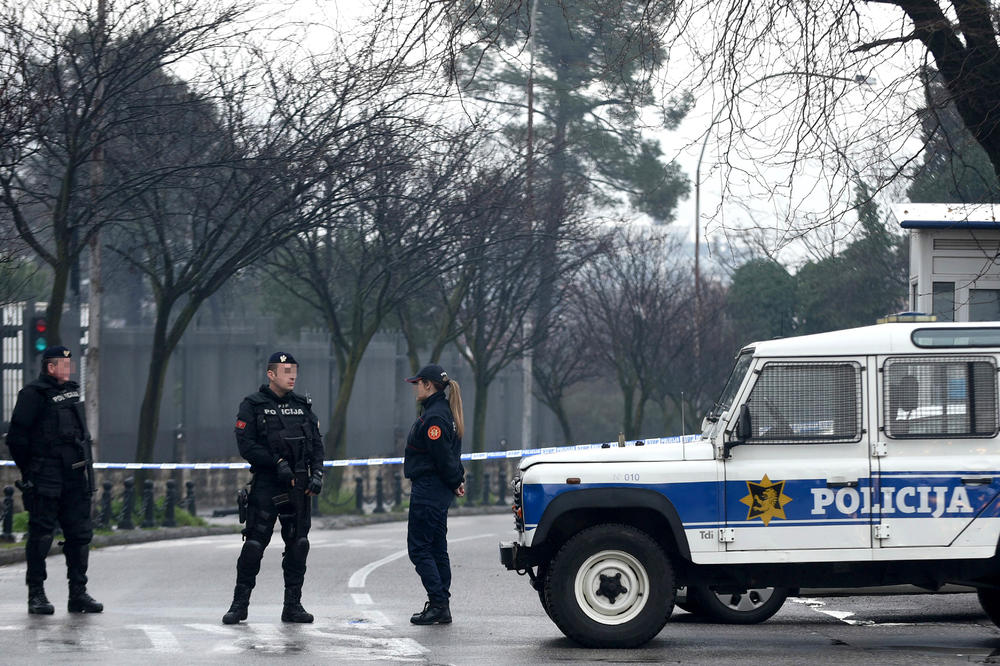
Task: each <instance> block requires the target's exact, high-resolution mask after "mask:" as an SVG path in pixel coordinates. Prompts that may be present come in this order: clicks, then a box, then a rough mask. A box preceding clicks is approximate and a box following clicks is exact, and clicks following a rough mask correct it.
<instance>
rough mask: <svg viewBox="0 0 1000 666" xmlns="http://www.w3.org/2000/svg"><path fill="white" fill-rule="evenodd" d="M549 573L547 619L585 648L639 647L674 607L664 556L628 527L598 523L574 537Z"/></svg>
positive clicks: (670, 572)
mask: <svg viewBox="0 0 1000 666" xmlns="http://www.w3.org/2000/svg"><path fill="white" fill-rule="evenodd" d="M548 573H549V575H548V576H547V578H546V582H545V585H546V587H545V595H544V600H545V602H546V605H547V611H548V613H549V617H551V618H552V621H553V622H555V623H556V626H558V627H559V629H560V630H561V631H562V632H563V633H564V634H566V635H567V636H568V637H570V638H572V639H573V640H574V641H576V642H577V643H580V644H581V645H583V646H585V647H594V648H631V647H638V646H640V645H642V644H644V643H646V642H648V641H649V640H650V639H652V638H653V637H654V636H656V634H658V633H660V630H661V629H663V625H665V624H666V622H667V618H669V617H670V612H671V611H672V610H673V605H674V591H675V590H674V575H673V569H672V567H671V566H670V562H669V560H668V559H667V556H666V554H665V553H664V552H663V549H662V548H660V546H659V544H657V543H656V542H655V541H653V539H651V538H650V537H649V536H648V535H647V534H646V533H645V532H642V531H640V530H638V529H636V528H634V527H631V526H629V525H597V526H595V527H591V528H588V529H586V530H584V531H582V532H580V533H579V534H577V535H575V536H573V537H572V538H570V539H569V540H568V541H567V542H566V543H565V544H563V546H562V548H560V549H559V552H558V553H557V554H556V556H555V558H553V560H552V563H551V567H550V569H549V572H548Z"/></svg>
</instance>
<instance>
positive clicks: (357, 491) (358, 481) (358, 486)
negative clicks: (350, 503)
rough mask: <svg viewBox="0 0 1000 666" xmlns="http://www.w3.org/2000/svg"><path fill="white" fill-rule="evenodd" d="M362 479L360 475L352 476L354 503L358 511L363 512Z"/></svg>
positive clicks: (363, 490)
mask: <svg viewBox="0 0 1000 666" xmlns="http://www.w3.org/2000/svg"><path fill="white" fill-rule="evenodd" d="M363 483H364V480H363V479H362V478H361V477H360V476H356V477H354V505H355V508H357V510H358V513H364V512H365V487H364V485H362V484H363Z"/></svg>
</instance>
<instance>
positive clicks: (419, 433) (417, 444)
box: [403, 364, 465, 624]
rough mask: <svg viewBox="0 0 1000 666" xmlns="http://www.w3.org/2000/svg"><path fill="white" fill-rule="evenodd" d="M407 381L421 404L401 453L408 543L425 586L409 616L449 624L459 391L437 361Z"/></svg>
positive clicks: (458, 488)
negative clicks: (450, 537)
mask: <svg viewBox="0 0 1000 666" xmlns="http://www.w3.org/2000/svg"><path fill="white" fill-rule="evenodd" d="M406 381H408V382H410V383H411V384H413V388H414V390H415V393H416V398H417V402H419V403H420V405H421V408H422V409H421V413H420V417H419V418H417V420H416V422H415V423H414V424H413V427H411V428H410V434H409V435H408V436H407V438H406V452H405V454H404V457H403V474H404V475H405V476H406V478H407V479H409V480H410V484H411V488H410V515H409V522H408V524H407V532H406V548H407V551H408V552H409V555H410V561H411V562H413V565H414V566H415V567H416V570H417V574H418V575H419V576H420V582H421V583H423V586H424V589H425V590H426V591H427V603H425V604H424V609H423V610H422V611H420V612H419V613H414V614H413V617H411V618H410V622H412V623H413V624H449V623H450V622H451V609H450V607H449V603H448V600H449V598H450V597H451V593H450V591H449V589H450V587H451V561H450V560H449V559H448V508H449V507H450V506H451V503H452V501H453V500H454V498H455V497H456V496H458V497H463V496H464V495H465V468H464V467H462V462H461V456H462V433H463V431H464V425H463V423H464V418H463V415H462V393H461V391H460V389H459V386H458V382H456V381H455V380H453V379H449V378H448V373H446V372H445V371H444V368H442V367H441V366H440V365H436V364H431V365H427V366H424V367H423V368H421V369H420V372H418V373H417V374H416V375H415V376H413V377H409V378H407V379H406ZM446 389H447V393H446Z"/></svg>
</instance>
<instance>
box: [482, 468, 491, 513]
mask: <svg viewBox="0 0 1000 666" xmlns="http://www.w3.org/2000/svg"><path fill="white" fill-rule="evenodd" d="M489 503H490V475H489V474H488V473H486V472H484V473H483V506H486V505H487V504H489Z"/></svg>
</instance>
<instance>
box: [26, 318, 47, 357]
mask: <svg viewBox="0 0 1000 666" xmlns="http://www.w3.org/2000/svg"><path fill="white" fill-rule="evenodd" d="M48 330H49V323H48V322H47V321H45V317H32V318H31V328H30V329H29V330H28V336H29V340H28V348H29V349H28V351H29V352H30V353H31V355H32V357H33V358H37V357H38V355H39V354H41V353H42V352H43V351H45V348H46V347H48V346H49V345H48V342H47V341H46V339H45V338H46V332H47V331H48Z"/></svg>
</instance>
